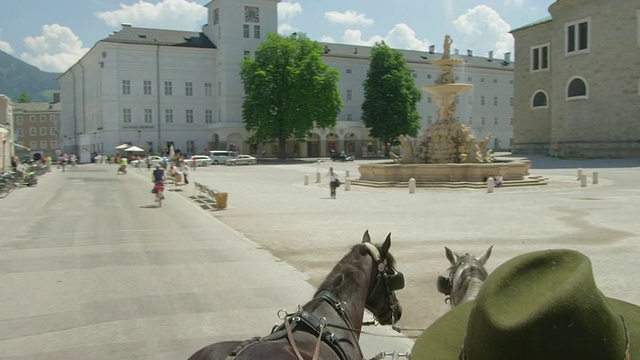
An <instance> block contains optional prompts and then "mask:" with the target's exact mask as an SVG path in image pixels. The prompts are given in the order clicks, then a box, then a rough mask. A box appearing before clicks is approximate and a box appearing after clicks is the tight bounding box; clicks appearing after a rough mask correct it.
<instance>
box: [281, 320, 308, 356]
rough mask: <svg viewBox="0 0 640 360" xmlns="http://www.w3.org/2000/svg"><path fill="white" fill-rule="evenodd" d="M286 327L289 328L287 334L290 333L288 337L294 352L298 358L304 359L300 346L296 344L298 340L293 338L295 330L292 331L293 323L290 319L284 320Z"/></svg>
mask: <svg viewBox="0 0 640 360" xmlns="http://www.w3.org/2000/svg"><path fill="white" fill-rule="evenodd" d="M284 327H285V328H286V329H287V335H288V336H287V339H288V340H289V344H291V348H292V349H293V352H294V353H295V354H296V357H297V358H298V360H304V358H303V357H302V355H301V354H300V351H299V350H298V346H297V345H296V340H295V339H294V338H293V332H292V331H291V324H289V320H288V319H285V320H284Z"/></svg>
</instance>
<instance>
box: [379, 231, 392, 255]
mask: <svg viewBox="0 0 640 360" xmlns="http://www.w3.org/2000/svg"><path fill="white" fill-rule="evenodd" d="M390 247H391V233H389V235H387V238H386V239H384V243H383V244H382V246H381V247H380V255H381V256H382V257H383V258H384V257H385V255H387V253H388V252H389V248H390Z"/></svg>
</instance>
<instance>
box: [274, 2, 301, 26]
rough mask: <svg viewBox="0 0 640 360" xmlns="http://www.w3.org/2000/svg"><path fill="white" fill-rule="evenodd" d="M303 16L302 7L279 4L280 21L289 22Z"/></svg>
mask: <svg viewBox="0 0 640 360" xmlns="http://www.w3.org/2000/svg"><path fill="white" fill-rule="evenodd" d="M299 14H302V5H300V3H292V2H289V1H283V2H280V3H279V4H278V20H281V21H283V22H288V21H290V20H291V19H292V18H294V17H295V16H297V15H299Z"/></svg>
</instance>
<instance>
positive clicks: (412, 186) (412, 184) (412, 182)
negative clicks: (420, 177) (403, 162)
mask: <svg viewBox="0 0 640 360" xmlns="http://www.w3.org/2000/svg"><path fill="white" fill-rule="evenodd" d="M415 192H416V179H414V178H411V179H409V194H415Z"/></svg>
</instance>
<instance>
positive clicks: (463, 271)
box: [438, 245, 493, 307]
mask: <svg viewBox="0 0 640 360" xmlns="http://www.w3.org/2000/svg"><path fill="white" fill-rule="evenodd" d="M444 249H445V255H446V257H447V259H448V260H449V262H450V263H451V267H450V268H449V269H448V271H449V277H448V278H444V277H442V276H439V277H438V291H439V292H441V293H443V294H445V295H447V297H448V298H447V299H449V300H451V305H452V306H453V307H455V306H458V305H460V304H462V303H464V302H467V301H470V300H473V299H475V297H476V295H477V294H478V291H480V287H481V285H482V283H483V282H484V280H485V279H486V278H487V276H488V273H487V270H486V269H485V264H486V263H487V260H489V257H490V256H491V250H493V245H492V246H490V247H489V248H488V249H487V251H485V252H484V254H482V255H481V256H480V257H478V258H477V257H475V256H474V255H473V254H470V253H465V254H464V255H459V254H458V253H455V252H453V251H451V249H449V248H448V247H446V246H445V248H444Z"/></svg>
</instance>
